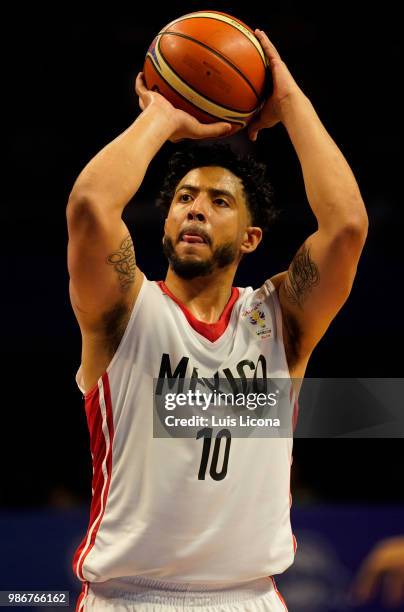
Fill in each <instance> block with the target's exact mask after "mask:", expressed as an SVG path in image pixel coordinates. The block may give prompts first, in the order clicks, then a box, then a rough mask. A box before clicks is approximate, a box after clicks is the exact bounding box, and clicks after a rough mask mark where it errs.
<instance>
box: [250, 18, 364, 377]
mask: <svg viewBox="0 0 404 612" xmlns="http://www.w3.org/2000/svg"><path fill="white" fill-rule="evenodd" d="M256 35H257V38H258V39H259V40H260V42H261V44H262V46H263V48H264V50H265V52H266V55H267V57H268V60H269V63H270V66H271V70H272V76H273V81H274V89H273V94H272V96H271V98H270V99H269V100H268V101H267V102H266V104H265V106H264V108H263V109H262V111H261V114H260V115H259V116H258V117H257V118H256V119H255V121H254V122H253V123H252V124H251V125H250V126H249V135H250V138H251V139H252V140H255V139H256V137H257V133H258V131H259V130H260V129H262V128H265V127H272V126H273V125H275V124H276V123H278V122H282V123H283V125H284V126H285V128H286V130H287V132H288V135H289V137H290V139H291V141H292V144H293V146H294V148H295V150H296V153H297V155H298V158H299V161H300V164H301V167H302V172H303V178H304V183H305V188H306V194H307V198H308V201H309V204H310V206H311V209H312V211H313V213H314V214H315V216H316V219H317V223H318V229H317V231H316V232H314V234H312V235H311V236H309V237H308V238H307V239H306V240H305V241H304V243H303V245H302V246H301V247H300V249H299V250H298V252H297V253H296V255H295V257H294V259H293V260H292V263H291V264H290V266H289V269H288V270H287V271H286V272H284V273H281V275H277V277H276V284H277V285H278V287H279V298H280V303H281V307H282V312H283V315H284V320H285V323H286V327H287V329H288V330H289V335H290V336H293V340H294V347H293V351H291V354H290V356H291V361H292V362H293V363H292V364H290V365H292V366H293V365H295V363H297V362H299V360H300V361H301V360H305V359H307V358H308V356H309V355H310V353H311V351H312V350H313V348H314V347H315V345H316V344H317V342H318V341H319V340H320V338H321V337H322V335H323V334H324V332H325V331H326V329H327V327H328V326H329V324H330V322H331V321H332V319H333V318H334V317H335V315H336V313H337V312H338V311H339V309H340V308H341V306H342V305H343V304H344V302H345V301H346V299H347V297H348V295H349V293H350V291H351V287H352V283H353V280H354V277H355V273H356V268H357V264H358V260H359V257H360V254H361V251H362V248H363V245H364V243H365V240H366V235H367V228H368V218H367V214H366V210H365V206H364V203H363V200H362V197H361V194H360V191H359V188H358V185H357V182H356V180H355V177H354V175H353V173H352V171H351V169H350V167H349V165H348V163H347V161H346V160H345V158H344V156H343V155H342V153H341V151H340V150H339V148H338V147H337V145H336V144H335V142H334V141H333V140H332V138H331V137H330V136H329V134H328V133H327V131H326V129H325V128H324V126H323V124H322V123H321V121H320V119H319V117H318V116H317V114H316V112H315V110H314V108H313V106H312V104H311V102H310V100H309V99H308V98H307V97H306V96H305V95H304V94H303V92H302V91H301V89H300V88H299V87H298V85H297V84H296V82H295V80H294V79H293V77H292V76H291V74H290V72H289V70H288V69H287V67H286V65H285V64H284V62H283V61H282V59H281V58H280V56H279V53H278V52H277V50H276V49H275V47H274V45H273V44H272V43H271V42H270V41H269V39H268V37H267V36H266V35H265V34H264V33H263V32H260V31H259V30H257V31H256ZM292 353H293V354H292Z"/></svg>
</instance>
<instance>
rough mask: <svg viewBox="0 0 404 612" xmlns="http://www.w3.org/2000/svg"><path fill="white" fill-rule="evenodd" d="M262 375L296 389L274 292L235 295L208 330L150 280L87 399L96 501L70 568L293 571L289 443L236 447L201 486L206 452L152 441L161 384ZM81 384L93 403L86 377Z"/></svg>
mask: <svg viewBox="0 0 404 612" xmlns="http://www.w3.org/2000/svg"><path fill="white" fill-rule="evenodd" d="M258 369H260V371H261V370H262V372H263V373H264V375H265V370H266V376H267V377H268V378H286V379H288V378H289V370H288V366H287V361H286V355H285V349H284V344H283V340H282V319H281V310H280V305H279V302H278V297H277V294H276V291H275V288H274V286H273V284H272V283H271V282H270V281H266V283H265V284H264V285H263V286H262V287H261V288H260V289H258V290H253V289H252V288H251V287H248V288H243V289H238V288H233V292H232V298H231V300H230V301H229V303H228V305H227V306H226V309H225V311H224V312H223V314H222V317H221V319H220V321H219V322H218V323H216V324H211V325H209V324H203V323H201V322H197V320H196V319H195V318H194V317H193V316H192V315H191V314H190V313H189V311H187V310H186V309H185V308H184V307H183V306H182V305H181V304H179V303H178V302H177V301H176V300H175V298H174V297H173V296H172V295H170V293H169V292H168V290H167V288H166V287H165V285H164V283H161V282H160V283H157V282H151V281H149V280H147V279H146V278H144V280H143V284H142V287H141V290H140V293H139V295H138V298H137V301H136V304H135V306H134V308H133V311H132V313H131V316H130V320H129V322H128V325H127V327H126V330H125V333H124V335H123V338H122V340H121V343H120V345H119V347H118V349H117V351H116V353H115V355H114V357H113V359H112V361H111V363H110V364H109V366H108V368H107V371H106V372H105V374H104V375H103V376H102V377H101V378H100V379H99V381H98V383H97V385H96V386H95V387H94V388H93V389H92V390H90V391H89V392H88V393H87V394H86V395H85V409H86V415H87V422H88V426H89V431H90V442H91V454H92V459H93V499H92V504H91V512H90V524H89V527H88V531H87V534H86V536H85V537H84V539H83V541H82V543H81V544H80V546H79V548H78V549H77V551H76V554H75V556H74V561H73V566H74V571H75V572H76V574H77V576H78V577H79V578H80V579H81V580H83V581H89V582H103V581H106V580H109V579H111V578H119V577H125V576H145V577H151V578H153V577H154V578H156V579H164V580H166V581H171V582H181V583H183V582H189V583H195V584H198V583H212V584H214V583H226V582H229V583H235V582H243V581H246V582H247V581H250V580H254V579H257V578H261V577H264V576H272V575H273V574H278V573H280V572H283V571H284V570H285V569H286V568H287V567H289V565H291V563H292V562H293V558H294V553H295V540H294V537H293V535H292V531H291V525H290V517H289V511H290V467H291V460H292V440H291V438H290V437H289V438H251V437H250V438H233V439H232V440H231V450H230V453H229V457H228V464H227V472H226V476H225V477H224V478H222V479H214V478H212V477H210V475H209V468H208V469H207V472H206V477H205V476H204V477H203V478H202V479H201V478H200V477H198V474H199V476H200V470H201V453H202V445H203V440H201V439H196V438H157V437H153V379H157V378H158V377H159V376H174V377H178V376H182V377H184V376H185V377H186V378H191V376H192V374H193V373H194V374H195V372H197V375H198V376H204V377H207V378H213V377H214V376H215V374H216V375H219V376H221V377H222V376H223V377H224V374H223V372H225V373H226V372H227V374H228V375H229V372H230V373H233V375H234V376H235V377H237V376H240V372H242V373H243V374H245V375H246V377H247V378H251V377H253V376H254V371H255V370H258ZM76 381H77V384H78V386H79V388H80V389H81V391H82V392H83V393H84V391H83V387H82V378H81V370H80V369H79V371H78V373H77V376H76ZM289 382H290V381H289ZM290 386H291V385H290ZM291 402H293V398H292V397H291ZM212 442H213V440H212ZM223 442H224V441H223ZM212 446H213V445H212Z"/></svg>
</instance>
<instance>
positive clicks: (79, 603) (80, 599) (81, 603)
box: [76, 582, 88, 612]
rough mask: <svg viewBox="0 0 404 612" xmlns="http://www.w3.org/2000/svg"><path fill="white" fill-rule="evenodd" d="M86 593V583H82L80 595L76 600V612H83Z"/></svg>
mask: <svg viewBox="0 0 404 612" xmlns="http://www.w3.org/2000/svg"><path fill="white" fill-rule="evenodd" d="M87 593H88V582H83V586H82V589H81V593H80V595H79V597H78V599H77V603H76V612H81V610H83V608H84V600H85V598H86V597H87Z"/></svg>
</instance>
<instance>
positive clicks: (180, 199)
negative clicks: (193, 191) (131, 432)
mask: <svg viewBox="0 0 404 612" xmlns="http://www.w3.org/2000/svg"><path fill="white" fill-rule="evenodd" d="M184 198H190V199H191V196H190V195H189V193H181V194H180V196H179V198H178V201H179V202H185V203H186V202H189V201H190V199H189V200H186V199H184Z"/></svg>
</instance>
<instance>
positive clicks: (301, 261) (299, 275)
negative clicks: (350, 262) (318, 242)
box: [283, 244, 320, 308]
mask: <svg viewBox="0 0 404 612" xmlns="http://www.w3.org/2000/svg"><path fill="white" fill-rule="evenodd" d="M319 281H320V272H319V270H318V268H317V266H316V264H315V263H314V261H313V260H312V259H311V258H310V251H309V249H308V248H307V247H306V245H305V244H303V246H302V247H301V248H300V249H299V250H298V252H297V253H296V255H295V256H294V258H293V261H292V263H291V266H290V269H289V271H288V273H287V275H286V278H285V282H284V284H283V288H284V291H285V293H286V296H287V298H288V299H289V301H290V302H291V303H292V304H296V305H297V306H299V308H303V303H304V301H305V299H306V297H307V294H308V293H310V291H311V290H312V288H313V287H314V286H315V285H317V284H318V283H319Z"/></svg>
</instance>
